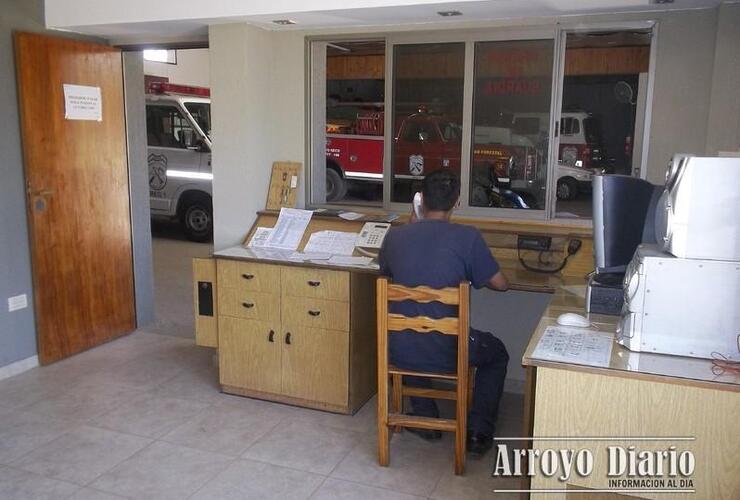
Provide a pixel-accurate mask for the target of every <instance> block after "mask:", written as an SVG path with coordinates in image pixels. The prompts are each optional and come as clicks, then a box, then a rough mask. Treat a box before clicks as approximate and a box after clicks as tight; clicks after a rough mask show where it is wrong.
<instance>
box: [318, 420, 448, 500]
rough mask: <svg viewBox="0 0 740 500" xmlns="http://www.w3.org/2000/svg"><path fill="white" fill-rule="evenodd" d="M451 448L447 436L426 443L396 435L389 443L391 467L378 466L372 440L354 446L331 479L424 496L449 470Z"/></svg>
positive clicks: (373, 439)
mask: <svg viewBox="0 0 740 500" xmlns="http://www.w3.org/2000/svg"><path fill="white" fill-rule="evenodd" d="M453 448H454V441H453V440H452V439H451V438H450V436H445V438H444V439H442V440H441V441H438V442H435V443H427V442H425V441H422V440H421V439H420V438H418V437H416V436H414V435H412V434H411V433H409V432H404V433H402V434H396V435H394V436H393V439H392V440H391V453H390V457H391V462H390V465H389V466H388V467H381V466H380V465H378V449H377V439H376V438H375V437H372V438H369V439H364V440H363V441H362V442H361V443H360V444H359V445H358V446H356V447H355V448H354V449H353V450H352V451H351V452H350V453H349V455H347V457H346V458H345V459H344V460H342V463H340V464H339V465H338V466H337V468H336V469H335V470H334V472H333V473H332V474H331V477H332V478H336V479H345V480H348V481H353V482H356V483H362V484H366V485H370V486H377V487H382V488H385V489H389V490H392V491H397V492H400V493H407V494H410V495H419V496H423V497H426V496H428V495H429V494H430V493H431V492H432V490H433V489H434V486H435V485H436V484H437V480H438V479H439V477H440V475H441V474H442V473H443V471H445V470H447V469H450V470H451V469H452V458H453V453H454V450H453Z"/></svg>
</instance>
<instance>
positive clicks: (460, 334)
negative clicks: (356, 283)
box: [377, 278, 474, 475]
mask: <svg viewBox="0 0 740 500" xmlns="http://www.w3.org/2000/svg"><path fill="white" fill-rule="evenodd" d="M377 290H378V294H377V302H378V462H379V463H380V465H382V466H388V463H389V461H390V432H389V428H390V429H392V430H393V431H400V430H401V428H403V427H415V428H420V429H431V430H438V431H446V432H454V433H455V474H457V475H460V474H463V473H464V472H465V440H466V437H467V436H466V427H467V416H468V406H469V404H470V401H471V399H472V384H469V383H468V380H469V379H471V380H472V378H473V373H474V372H473V369H469V368H468V335H469V333H468V317H469V316H468V315H469V310H470V283H468V282H466V281H464V282H462V283H460V286H459V287H458V288H441V289H434V288H429V287H425V286H420V287H416V288H408V287H404V286H401V285H394V284H392V283H389V282H388V279H387V278H379V279H378V282H377ZM403 300H412V301H415V302H420V303H429V302H435V301H436V302H441V303H443V304H448V305H452V306H458V316H457V317H446V318H441V319H432V318H428V317H426V316H417V317H407V316H403V315H401V314H393V313H388V302H400V301H403ZM402 330H411V331H413V332H416V333H418V334H419V335H424V334H426V333H429V332H432V331H435V332H439V333H442V334H445V335H453V336H456V337H457V372H456V373H428V372H416V371H412V370H403V369H400V368H397V367H395V366H392V365H389V364H388V335H389V333H388V332H389V331H391V332H399V331H402ZM404 376H416V377H427V378H432V379H442V380H449V381H454V382H455V383H456V387H455V390H440V389H431V388H429V389H427V388H420V387H410V386H404V385H403V377H404ZM389 378H391V379H392V380H393V385H392V390H391V391H392V394H391V398H390V411H389V397H388V396H389V387H388V380H389ZM404 396H416V397H425V398H432V399H449V400H453V401H455V402H456V404H455V408H456V411H455V419H445V418H430V417H417V416H411V415H404V414H403V397H404Z"/></svg>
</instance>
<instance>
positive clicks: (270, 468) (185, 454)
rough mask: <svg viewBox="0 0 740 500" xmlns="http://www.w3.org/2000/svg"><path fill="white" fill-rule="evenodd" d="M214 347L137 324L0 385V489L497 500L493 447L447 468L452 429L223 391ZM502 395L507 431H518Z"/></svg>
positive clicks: (57, 493) (45, 493)
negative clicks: (429, 431) (443, 431)
mask: <svg viewBox="0 0 740 500" xmlns="http://www.w3.org/2000/svg"><path fill="white" fill-rule="evenodd" d="M213 356H214V351H213V350H210V349H204V348H199V347H196V346H195V345H193V342H192V340H188V339H182V338H177V337H172V336H163V335H157V334H154V333H149V332H144V331H139V332H136V333H134V334H132V335H129V336H127V337H124V338H121V339H119V340H116V341H114V342H111V343H109V344H107V345H104V346H101V347H98V348H96V349H93V350H91V351H88V352H85V353H83V354H80V355H77V356H74V357H72V358H70V359H68V360H65V361H62V362H60V363H56V364H54V365H51V366H48V367H44V368H36V369H33V370H31V371H28V372H26V373H24V374H21V375H18V376H16V377H14V378H11V379H7V380H3V381H0V498H2V499H3V500H15V499H47V498H48V499H54V500H56V499H65V498H71V499H77V500H80V499H115V498H135V499H145V498H152V499H158V500H159V499H187V498H192V499H272V498H274V499H280V500H283V499H284V500H292V499H296V500H298V499H306V498H312V499H342V500H350V499H368V500H370V499H389V500H407V499H408V500H410V499H418V498H429V499H491V498H496V499H498V498H516V497H515V496H514V495H506V494H497V495H494V493H493V490H494V489H495V488H516V487H517V484H516V483H515V482H512V481H505V480H501V479H496V480H494V479H493V478H492V477H491V470H492V460H493V454H492V453H489V455H488V456H487V457H486V458H484V459H483V460H479V461H474V460H469V461H468V469H467V473H466V475H465V476H464V477H456V476H454V474H453V473H452V449H453V440H452V438H451V436H449V435H448V436H445V438H444V439H443V440H442V441H441V442H438V443H434V444H429V443H426V442H424V441H422V440H420V439H419V438H417V437H415V436H413V435H410V434H409V433H403V434H400V435H396V436H394V437H393V440H392V445H391V466H390V467H388V468H384V467H379V466H378V465H377V461H376V460H377V458H376V441H375V402H374V400H372V401H370V402H369V403H368V404H366V405H365V406H364V407H363V408H362V409H361V410H360V411H359V412H358V413H357V414H356V415H354V416H352V417H349V416H344V415H334V414H329V413H324V412H319V411H312V410H307V409H302V408H294V407H290V406H285V405H280V404H273V403H268V402H263V401H257V400H252V399H247V398H241V397H236V396H228V395H225V394H221V393H220V392H219V389H218V385H217V380H218V378H217V374H216V369H215V366H214V360H213ZM521 406H522V398H521V396H516V395H511V394H506V395H505V396H504V401H503V403H502V411H501V415H500V417H499V435H502V436H503V435H508V436H511V435H519V432H520V422H521Z"/></svg>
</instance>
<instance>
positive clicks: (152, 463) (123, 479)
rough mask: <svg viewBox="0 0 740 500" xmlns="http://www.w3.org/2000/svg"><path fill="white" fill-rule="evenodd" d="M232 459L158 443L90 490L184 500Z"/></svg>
mask: <svg viewBox="0 0 740 500" xmlns="http://www.w3.org/2000/svg"><path fill="white" fill-rule="evenodd" d="M232 460H233V459H232V458H231V457H227V456H225V455H218V454H215V453H208V452H205V451H200V450H194V449H192V448H185V447H183V446H176V445H173V444H169V443H163V442H155V443H152V444H151V445H150V446H148V447H147V448H145V449H144V450H142V451H140V452H139V453H137V454H136V455H134V456H133V457H131V458H129V459H128V460H126V461H124V462H123V463H121V464H119V465H118V466H117V467H115V468H114V469H113V470H111V471H109V472H107V473H105V474H103V475H102V476H101V477H99V478H98V479H96V480H95V481H94V482H93V483H92V484H91V485H90V486H91V487H93V488H95V489H99V490H103V491H106V492H110V493H114V494H117V495H122V496H126V497H131V498H136V499H148V498H151V499H157V500H168V499H182V498H188V497H189V496H190V495H192V494H193V493H195V492H196V491H197V490H198V489H200V488H201V487H202V486H203V485H204V484H205V483H206V482H208V480H210V479H212V478H213V477H214V476H215V475H216V474H218V473H219V472H221V471H223V470H224V469H225V468H226V467H227V466H228V465H229V464H230V463H231V461H232Z"/></svg>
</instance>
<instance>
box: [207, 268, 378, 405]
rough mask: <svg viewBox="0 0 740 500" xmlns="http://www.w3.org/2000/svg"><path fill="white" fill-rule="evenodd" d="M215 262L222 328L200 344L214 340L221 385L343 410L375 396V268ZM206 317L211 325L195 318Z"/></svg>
mask: <svg viewBox="0 0 740 500" xmlns="http://www.w3.org/2000/svg"><path fill="white" fill-rule="evenodd" d="M213 262H215V271H214V272H213V273H212V274H213V275H214V279H215V286H214V288H215V289H216V302H217V303H218V312H217V317H218V322H217V324H218V328H217V334H216V335H208V336H207V337H206V336H203V335H201V336H200V337H198V338H199V339H200V338H204V339H205V338H207V339H208V340H209V343H208V344H201V342H200V341H198V343H199V344H201V345H212V344H213V342H214V341H213V339H214V338H216V339H217V342H216V343H217V347H218V354H219V378H220V383H221V387H222V390H223V391H224V392H228V393H233V394H240V395H244V396H251V397H258V398H262V399H269V400H274V401H280V402H285V403H291V404H297V405H300V406H307V407H312V408H320V409H324V410H330V411H335V412H341V413H354V412H355V411H356V410H357V409H358V408H359V407H361V406H362V404H364V403H365V401H367V400H368V399H369V398H370V397H372V395H373V394H374V393H375V369H376V351H375V349H376V347H375V276H374V275H373V274H369V273H358V272H353V271H350V270H333V269H319V268H315V267H308V266H298V265H290V264H284V265H282V264H267V263H262V262H254V261H249V260H235V259H224V258H218V259H215V260H214V261H213ZM200 266H201V267H203V266H205V264H204V263H201V264H200ZM194 268H195V267H194ZM201 277H202V276H201ZM197 314H198V303H197V297H196V316H197ZM201 323H202V324H209V323H206V322H205V320H196V324H197V325H198V324H201Z"/></svg>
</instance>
